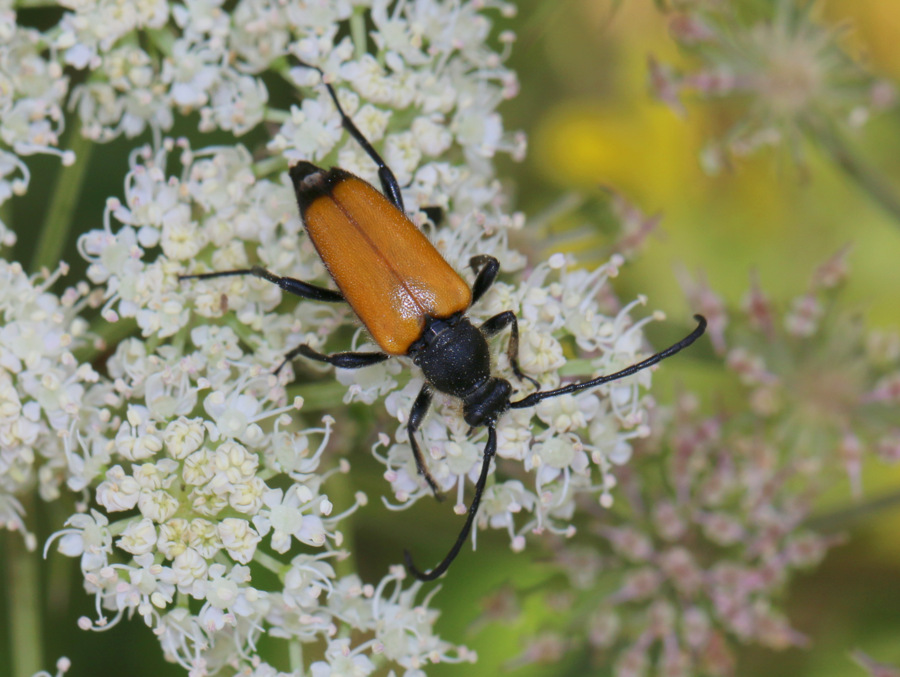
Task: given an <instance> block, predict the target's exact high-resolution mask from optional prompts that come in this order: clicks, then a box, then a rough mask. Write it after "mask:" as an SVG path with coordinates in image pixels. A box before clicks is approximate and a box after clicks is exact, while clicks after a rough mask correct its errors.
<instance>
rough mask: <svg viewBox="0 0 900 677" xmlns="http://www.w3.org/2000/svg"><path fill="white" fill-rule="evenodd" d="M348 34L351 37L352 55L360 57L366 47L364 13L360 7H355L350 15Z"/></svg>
mask: <svg viewBox="0 0 900 677" xmlns="http://www.w3.org/2000/svg"><path fill="white" fill-rule="evenodd" d="M350 36H351V38H352V39H353V56H354V58H355V59H361V58H362V57H363V55H364V54H365V53H366V51H367V48H368V37H367V36H366V14H365V10H364V9H363V8H362V7H357V8H356V9H355V10H354V12H353V14H352V15H351V16H350Z"/></svg>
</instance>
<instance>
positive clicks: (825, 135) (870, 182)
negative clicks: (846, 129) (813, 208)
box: [809, 125, 900, 222]
mask: <svg viewBox="0 0 900 677" xmlns="http://www.w3.org/2000/svg"><path fill="white" fill-rule="evenodd" d="M809 131H810V134H811V136H812V138H813V139H814V140H816V141H817V142H818V143H819V144H820V145H821V146H822V148H824V149H825V151H826V152H827V153H828V155H829V156H831V159H832V160H833V161H834V162H835V164H837V166H838V167H840V168H841V169H842V170H843V172H844V174H846V175H847V176H848V177H850V178H851V179H853V181H854V182H855V183H856V185H857V186H859V188H861V189H862V190H863V191H864V192H865V193H866V194H867V195H868V196H869V197H870V198H872V200H874V201H875V202H876V203H878V204H879V205H881V208H882V209H884V210H885V211H886V212H887V213H888V214H890V215H891V216H892V217H893V218H894V219H896V220H897V221H898V222H900V195H898V193H897V191H896V190H895V188H894V186H892V185H890V184H889V183H888V182H887V181H885V180H884V177H883V176H882V175H881V174H879V173H878V172H875V171H873V170H872V169H871V168H870V167H868V166H867V165H866V164H865V163H864V162H863V161H862V160H861V159H860V158H859V157H858V155H857V154H856V153H855V152H854V151H853V150H851V148H850V146H849V145H847V144H846V143H845V142H844V140H843V138H841V135H840V134H839V133H837V132H835V131H829V130H825V129H822V127H821V126H820V125H810V127H809Z"/></svg>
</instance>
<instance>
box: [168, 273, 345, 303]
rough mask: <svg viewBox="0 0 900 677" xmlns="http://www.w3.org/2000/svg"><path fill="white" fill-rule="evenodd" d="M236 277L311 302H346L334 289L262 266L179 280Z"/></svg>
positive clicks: (181, 277)
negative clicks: (273, 286) (267, 284)
mask: <svg viewBox="0 0 900 677" xmlns="http://www.w3.org/2000/svg"><path fill="white" fill-rule="evenodd" d="M234 275H252V276H253V277H258V278H260V279H261V280H266V281H267V282H271V283H272V284H277V285H278V286H279V287H281V288H282V289H283V290H284V291H286V292H288V293H290V294H294V295H296V296H299V297H301V298H304V299H310V300H311V301H325V302H328V303H340V302H341V301H344V295H343V294H341V292H339V291H336V290H334V289H326V288H325V287H317V286H316V285H314V284H310V283H309V282H303V281H302V280H296V279H294V278H293V277H281V276H280V275H276V274H275V273H271V272H269V271H268V270H266V269H265V268H263V267H262V266H253V267H252V268H241V269H239V270H220V271H217V272H215V273H199V274H195V275H179V276H178V279H179V280H209V279H212V278H216V277H231V276H234Z"/></svg>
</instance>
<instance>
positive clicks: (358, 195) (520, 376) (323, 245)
mask: <svg viewBox="0 0 900 677" xmlns="http://www.w3.org/2000/svg"><path fill="white" fill-rule="evenodd" d="M301 65H302V66H305V67H307V68H312V69H315V70H317V71H318V72H319V73H320V74H321V73H322V71H321V69H319V68H318V67H316V66H311V65H308V64H301ZM324 86H325V87H326V88H327V90H328V93H329V95H330V96H331V99H332V100H333V102H334V104H335V106H336V108H337V111H338V115H340V117H341V124H342V126H343V127H344V129H345V130H346V131H347V132H348V133H349V134H350V136H352V137H353V138H354V139H355V140H356V141H357V143H359V145H360V146H361V147H362V149H363V150H364V151H365V152H366V154H367V155H368V156H369V157H370V158H371V159H372V161H373V162H374V163H375V165H376V166H377V167H378V177H379V181H380V184H381V192H379V191H378V190H377V189H376V188H375V187H374V186H372V185H371V184H369V183H367V182H366V181H364V180H363V179H361V178H359V177H357V176H354V175H353V174H351V173H349V172H347V171H344V170H343V169H340V168H332V169H328V170H325V169H322V168H320V167H317V166H316V165H313V164H311V163H309V162H300V163H298V164H296V165H294V166H293V167H292V168H291V170H290V177H291V181H292V183H293V186H294V192H295V194H296V197H297V206H298V208H299V210H300V215H301V218H302V220H303V224H304V227H305V228H306V232H307V234H308V235H309V237H310V240H311V241H312V243H313V245H314V246H315V248H316V251H317V252H318V254H319V256H320V257H321V259H322V262H323V263H324V264H325V268H326V269H327V270H328V273H329V275H330V276H331V279H332V281H333V283H334V285H335V287H336V289H332V288H329V287H322V286H318V285H314V284H311V283H309V282H304V281H302V280H298V279H295V278H292V277H282V276H280V275H278V274H276V273H273V272H270V271H268V270H266V269H265V268H261V267H259V266H255V267H252V268H246V269H238V270H225V271H219V272H213V273H200V274H195V275H182V276H181V277H180V279H181V280H189V279H195V280H207V279H211V278H218V277H227V276H235V275H251V276H254V277H258V278H260V279H263V280H266V281H268V282H271V283H273V284H276V285H278V286H279V287H280V288H281V289H283V290H284V291H286V292H288V293H291V294H295V295H296V296H300V297H301V298H304V299H308V300H310V301H321V302H326V303H347V304H349V306H350V308H351V309H352V310H353V312H354V313H355V314H356V317H357V318H358V319H359V321H360V322H361V323H362V324H363V326H365V328H366V330H367V331H368V333H369V335H370V336H371V337H372V340H373V341H374V342H375V343H376V344H377V345H378V347H379V348H380V351H377V352H342V353H333V354H330V355H328V354H324V353H319V352H317V351H316V350H314V349H313V348H311V347H310V346H307V345H301V346H297V347H296V348H294V349H293V350H291V351H289V352H288V353H287V354H286V355H285V356H284V360H283V361H282V362H281V363H280V365H278V366H277V368H276V369H275V372H276V373H277V372H278V371H280V370H281V368H282V367H284V365H285V364H287V363H288V362H289V361H291V360H293V359H295V358H298V357H303V358H305V359H310V360H316V361H319V362H326V363H328V364H331V365H333V366H335V367H340V368H342V369H360V368H364V367H367V366H370V365H373V364H378V363H380V362H383V361H384V360H387V359H389V358H391V357H393V356H400V355H403V356H408V357H413V358H414V360H415V363H416V364H418V365H419V366H420V367H421V368H422V373H423V375H424V377H425V381H426V382H425V385H423V386H422V389H421V391H420V392H419V394H418V396H417V397H416V400H415V403H414V404H413V406H412V410H411V411H410V415H409V419H408V421H407V425H406V429H407V435H408V438H409V444H410V447H411V448H412V452H413V456H414V458H415V462H416V469H417V471H418V474H419V475H421V477H422V481H423V482H424V483H425V484H427V485H428V487H429V488H430V489H431V491H432V492H433V493H434V495H435V497H438V498H440V497H441V487H440V484H439V483H438V481H437V480H436V479H435V478H434V477H433V476H432V474H431V472H430V471H429V469H428V466H427V464H426V462H425V458H424V456H423V455H422V452H421V450H420V448H419V444H418V442H417V440H416V435H417V433H418V431H419V429H420V428H421V426H422V423H423V421H424V419H425V416H426V414H427V413H428V409H429V407H430V406H431V401H432V398H433V394H434V392H435V391H437V392H441V393H443V394H445V395H449V396H451V397H454V398H457V399H458V400H460V402H461V403H462V405H463V407H462V409H463V412H464V415H465V420H466V422H467V423H469V425H470V426H472V427H481V426H484V427H486V428H487V433H488V436H487V441H486V443H485V446H484V451H483V456H482V461H481V472H480V474H479V476H478V480H477V482H476V483H475V493H474V496H473V498H472V502H471V504H470V506H469V509H468V513H467V515H466V519H465V523H464V524H463V527H462V529H461V531H460V533H459V535H458V536H457V539H456V541H455V543H454V544H453V547H452V548H451V549H450V551H449V552H448V553H447V556H446V557H444V559H443V560H442V561H441V562H440V563H439V564H438V565H437V566H435V567H434V568H433V569H431V570H430V571H427V572H423V571H421V570H419V569H418V568H417V567H416V566H415V565H414V564H413V560H412V556H411V555H410V554H409V552H406V553H405V556H406V565H407V567H408V569H409V571H410V573H411V574H412V575H413V576H415V577H416V578H418V579H420V580H423V581H430V580H434V579H435V578H438V577H439V576H441V575H442V574H443V573H444V572H445V571H446V570H447V569H448V568H449V566H450V564H451V563H452V562H453V560H454V559H455V558H456V556H457V555H458V554H459V552H460V549H461V548H462V546H463V544H464V542H465V540H466V538H467V537H468V535H469V533H470V531H471V528H472V525H473V523H474V521H475V517H476V515H477V513H478V508H479V506H480V504H481V497H482V495H483V493H484V488H485V484H486V482H487V476H488V473H489V472H490V465H491V461H492V459H493V458H494V455H495V454H496V451H497V432H496V425H497V421H498V419H499V418H500V416H502V415H503V413H504V412H506V411H507V410H508V409H510V408H513V409H521V408H525V407H531V406H534V405H535V404H537V403H539V402H541V401H542V400H545V399H548V398H551V397H558V396H559V395H565V394H570V393H571V394H574V393H577V392H580V391H582V390H588V389H591V388H595V387H597V386H599V385H602V384H604V383H609V382H611V381H615V380H617V379H620V378H624V377H626V376H630V375H631V374H634V373H637V372H639V371H641V370H642V369H647V368H648V367H651V366H653V365H655V364H657V363H658V362H661V361H662V360H664V359H666V358H668V357H671V356H672V355H675V354H676V353H678V352H679V351H681V350H683V349H684V348H687V347H688V346H689V345H691V344H692V343H693V342H694V341H696V340H697V339H698V338H699V337H700V336H701V335H702V334H703V332H704V331H705V330H706V320H705V319H704V318H703V317H701V316H700V315H696V316H695V318H696V320H697V322H698V325H697V328H696V329H694V331H693V332H691V333H690V334H689V335H688V336H686V337H685V338H684V339H682V340H681V341H679V342H678V343H676V344H674V345H672V346H670V347H669V348H666V349H665V350H663V351H662V352H659V353H657V354H655V355H653V356H651V357H649V358H647V359H646V360H643V361H642V362H638V363H637V364H634V365H632V366H630V367H628V368H626V369H623V370H621V371H619V372H616V373H614V374H609V375H607V376H601V377H599V378H595V379H592V380H590V381H584V382H581V383H573V384H569V385H566V386H563V387H561V388H557V389H555V390H550V391H544V392H541V391H538V392H534V393H532V394H530V395H528V396H526V397H524V398H522V399H520V400H517V401H515V402H511V401H510V394H511V393H512V392H513V386H512V384H511V383H510V382H508V381H506V380H504V379H502V378H498V377H496V376H494V375H493V374H492V373H491V359H490V350H489V347H488V342H487V341H488V338H490V337H492V336H494V335H496V334H500V333H502V332H503V331H505V330H507V329H508V330H509V339H508V343H507V350H506V353H507V357H508V358H509V364H510V368H511V369H512V372H513V374H514V376H515V378H516V379H517V380H518V381H520V382H524V381H530V382H531V383H532V384H533V385H534V386H535V387H538V382H537V381H536V380H535V379H534V378H532V377H530V376H528V375H527V374H525V373H523V372H522V370H521V368H520V366H519V327H518V320H517V318H516V316H515V314H514V313H513V312H512V311H505V312H502V313H499V314H497V315H495V316H494V317H491V318H489V319H488V320H487V321H485V322H484V323H482V324H481V325H479V326H475V325H473V324H472V323H471V322H470V321H469V319H468V318H467V317H466V315H465V313H466V312H467V311H468V310H469V308H470V306H471V305H472V304H473V303H476V302H478V301H479V300H480V299H481V297H482V296H483V295H484V294H485V292H486V291H487V290H488V289H490V287H491V285H492V284H493V283H494V281H495V280H496V278H497V275H498V273H499V271H500V264H499V263H498V261H497V259H495V258H494V257H492V256H488V255H479V256H474V257H472V259H471V260H470V261H469V266H470V268H471V269H472V271H473V272H474V274H475V281H474V283H473V284H472V286H471V287H470V286H469V285H468V284H467V283H466V281H465V280H464V279H463V278H462V277H461V276H460V275H459V273H458V272H457V271H455V270H454V269H453V268H452V267H451V266H450V264H448V263H447V261H446V260H444V258H443V257H442V256H441V254H440V253H439V252H438V251H437V249H435V247H434V246H433V245H432V244H431V242H429V240H428V238H427V237H425V235H424V234H423V233H422V232H421V231H420V230H419V229H418V228H417V227H416V226H415V224H414V223H413V222H412V221H411V220H410V218H409V217H408V216H407V214H406V213H405V211H404V206H403V197H402V194H401V190H400V186H399V184H398V183H397V179H396V177H395V176H394V173H393V172H392V171H391V169H390V167H388V166H387V164H386V163H385V162H384V160H383V159H382V158H381V156H380V155H379V154H378V152H377V151H376V150H375V148H374V147H373V146H372V145H371V144H370V143H369V141H368V140H367V139H366V138H365V137H364V136H363V134H362V133H361V132H360V131H359V129H358V128H357V127H356V125H355V124H354V122H353V120H352V119H350V117H349V116H348V115H347V114H346V113H345V112H344V110H343V108H342V107H341V104H340V101H339V100H338V97H337V93H336V92H335V90H334V88H333V87H332V85H331V84H329V83H327V82H325V83H324ZM425 211H426V213H427V214H428V215H429V218H431V219H432V220H433V221H437V215H436V214H434V215H433V213H432V212H429V211H428V210H427V209H426V210H425Z"/></svg>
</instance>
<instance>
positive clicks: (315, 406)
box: [287, 379, 347, 412]
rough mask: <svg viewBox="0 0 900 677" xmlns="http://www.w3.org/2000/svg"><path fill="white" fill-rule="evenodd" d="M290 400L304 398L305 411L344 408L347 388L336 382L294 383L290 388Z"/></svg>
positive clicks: (288, 391) (288, 392)
mask: <svg viewBox="0 0 900 677" xmlns="http://www.w3.org/2000/svg"><path fill="white" fill-rule="evenodd" d="M287 394H288V398H289V399H290V400H293V399H294V398H295V397H297V396H300V397H302V398H303V411H304V412H310V411H327V410H329V409H335V408H340V407H343V406H344V395H346V394H347V386H345V385H341V384H340V383H338V382H337V381H334V380H327V379H326V380H322V381H315V382H314V383H302V384H297V383H293V384H291V385H290V386H288V390H287Z"/></svg>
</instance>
